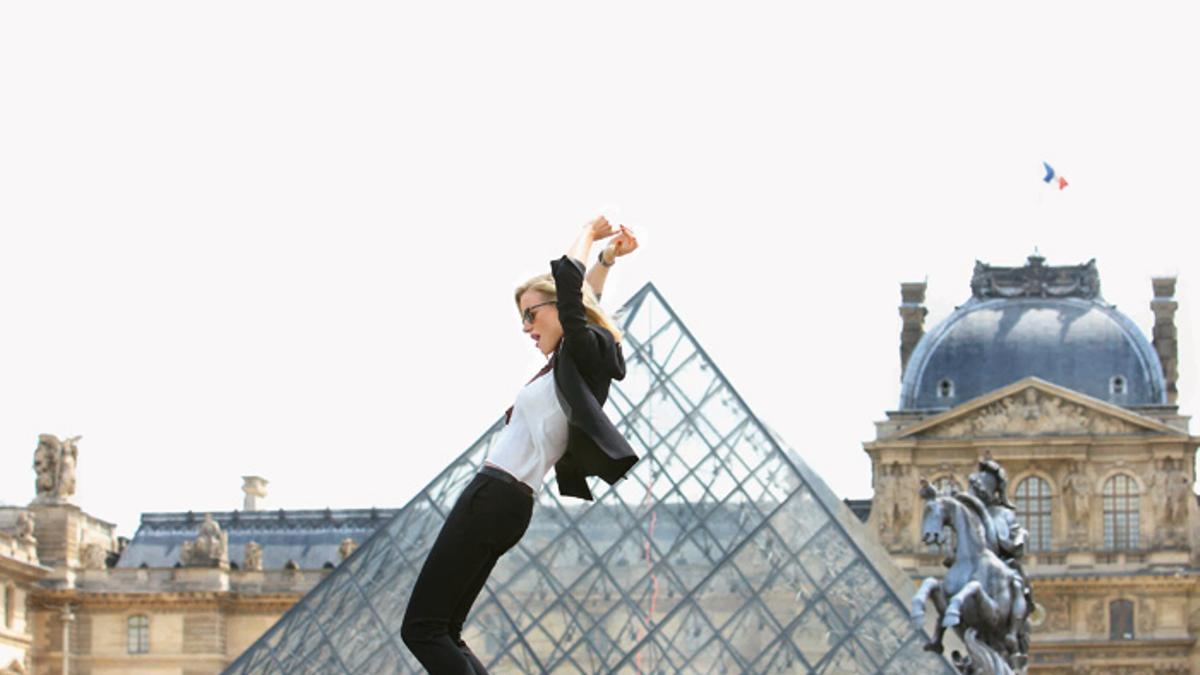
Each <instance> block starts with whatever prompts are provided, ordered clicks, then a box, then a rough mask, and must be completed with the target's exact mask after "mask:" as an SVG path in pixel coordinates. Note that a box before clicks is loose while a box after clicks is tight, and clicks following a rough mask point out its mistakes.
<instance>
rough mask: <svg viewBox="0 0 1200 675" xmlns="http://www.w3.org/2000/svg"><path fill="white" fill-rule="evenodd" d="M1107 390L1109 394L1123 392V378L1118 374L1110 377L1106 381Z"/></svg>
mask: <svg viewBox="0 0 1200 675" xmlns="http://www.w3.org/2000/svg"><path fill="white" fill-rule="evenodd" d="M1108 392H1109V393H1110V394H1124V393H1125V378H1124V377H1122V376H1120V375H1113V376H1112V379H1111V380H1109V381H1108Z"/></svg>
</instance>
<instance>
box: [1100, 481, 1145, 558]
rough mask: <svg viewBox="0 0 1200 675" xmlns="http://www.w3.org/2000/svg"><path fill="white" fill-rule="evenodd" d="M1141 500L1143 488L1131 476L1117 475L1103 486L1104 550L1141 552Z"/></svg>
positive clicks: (1101, 491) (1101, 493)
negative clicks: (1139, 549)
mask: <svg viewBox="0 0 1200 675" xmlns="http://www.w3.org/2000/svg"><path fill="white" fill-rule="evenodd" d="M1141 496H1142V488H1141V485H1139V484H1138V482H1137V479H1136V478H1134V477H1133V476H1131V475H1130V474H1128V473H1124V472H1121V473H1115V474H1113V475H1111V476H1109V477H1108V478H1106V479H1105V480H1104V483H1102V484H1101V487H1100V499H1101V512H1102V514H1103V516H1104V548H1105V550H1108V551H1135V550H1138V548H1139V546H1140V540H1141Z"/></svg>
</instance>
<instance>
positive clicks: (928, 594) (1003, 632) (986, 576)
mask: <svg viewBox="0 0 1200 675" xmlns="http://www.w3.org/2000/svg"><path fill="white" fill-rule="evenodd" d="M920 495H921V498H922V499H923V500H924V501H925V512H924V517H923V518H922V522H921V540H922V541H923V542H925V543H926V544H943V543H946V540H947V537H946V536H945V535H944V529H945V528H946V527H951V528H953V529H954V533H955V535H956V536H955V539H956V540H957V543H956V545H955V550H954V557H953V562H952V564H951V565H950V569H949V571H947V572H946V578H945V579H944V580H939V579H937V578H935V577H929V578H927V579H925V580H924V581H923V582H922V583H921V586H920V588H919V589H918V590H917V593H916V595H914V596H913V599H912V618H913V620H914V621H915V622H916V623H917V624H918V626H919V625H921V624H923V623H924V620H925V602H926V600H929V599H932V600H933V604H934V607H936V608H937V611H938V618H939V621H938V626H937V629H936V631H935V633H934V638H933V640H931V641H930V642H929V643H928V644H926V645H925V649H926V650H928V651H932V652H936V653H939V654H940V653H942V651H943V646H942V638H943V636H944V634H945V632H946V629H947V628H954V629H955V632H956V633H957V634H958V636H959V637H960V638H962V637H964V635H965V634H966V632H967V631H968V629H974V630H972V631H971V638H972V640H971V641H972V642H975V641H976V640H977V641H978V644H979V645H983V646H986V647H987V648H990V649H992V650H994V651H995V652H996V654H997V656H999V657H1000V659H1002V662H1003V663H1007V664H1008V665H1010V666H1014V665H1015V666H1016V667H1017V668H1021V667H1023V666H1024V663H1023V661H1024V658H1025V655H1024V654H1021V653H1020V645H1019V640H1018V636H1019V632H1020V629H1021V627H1022V625H1023V623H1024V621H1025V619H1026V617H1027V615H1028V609H1029V608H1028V607H1026V601H1025V593H1024V581H1023V580H1022V578H1021V575H1020V574H1018V573H1017V571H1016V570H1014V569H1013V568H1012V567H1010V566H1009V565H1008V564H1006V563H1005V562H1004V561H1003V560H1001V559H1000V557H999V556H998V555H996V553H995V550H996V531H995V527H994V525H993V524H992V519H991V517H990V516H989V515H988V511H987V507H986V506H985V505H984V504H983V502H982V501H980V500H979V498H978V497H976V496H975V495H972V494H970V493H965V492H955V493H954V494H952V495H938V494H937V492H936V491H935V490H934V489H933V487H932V486H931V485H929V483H928V482H926V481H925V480H922V481H921V492H920ZM981 665H982V664H981ZM989 670H990V669H989ZM993 672H995V671H993ZM1001 672H1002V671H1001ZM1009 672H1011V671H1009Z"/></svg>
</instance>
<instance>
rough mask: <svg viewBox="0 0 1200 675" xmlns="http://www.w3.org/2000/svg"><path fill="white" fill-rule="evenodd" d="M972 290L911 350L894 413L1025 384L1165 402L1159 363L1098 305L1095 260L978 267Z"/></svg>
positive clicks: (1118, 316)
mask: <svg viewBox="0 0 1200 675" xmlns="http://www.w3.org/2000/svg"><path fill="white" fill-rule="evenodd" d="M971 288H972V291H973V297H972V298H971V299H970V300H969V301H968V302H967V303H966V304H964V305H962V306H961V307H959V308H957V309H956V310H955V311H954V312H953V313H952V314H951V315H950V316H949V317H947V318H946V320H945V321H943V322H942V323H941V324H939V325H938V326H937V327H936V328H934V329H933V330H932V331H930V332H929V333H928V334H927V335H925V336H924V337H923V338H921V341H920V342H919V343H918V344H917V347H916V349H915V350H914V351H913V354H912V357H911V358H910V359H909V361H908V364H907V366H906V367H905V370H904V377H903V380H902V385H901V392H900V407H901V409H909V410H911V409H930V408H951V407H953V406H956V405H958V404H960V403H963V402H965V401H968V400H970V399H972V398H975V397H976V396H980V395H983V394H986V393H988V392H990V391H994V390H996V389H999V388H1000V387H1003V386H1005V385H1007V384H1011V383H1013V382H1015V381H1017V380H1020V379H1022V378H1025V377H1029V376H1035V377H1040V378H1042V379H1043V380H1047V381H1049V382H1053V383H1055V384H1058V385H1060V386H1063V387H1067V388H1069V389H1072V390H1074V391H1078V392H1080V393H1083V394H1087V395H1088V396H1092V397H1095V398H1098V399H1102V400H1105V401H1109V402H1111V403H1114V404H1117V405H1122V406H1136V405H1154V404H1162V403H1166V385H1165V382H1164V379H1163V373H1162V365H1161V364H1160V363H1159V360H1158V355H1157V353H1156V352H1155V351H1154V348H1153V347H1152V346H1151V345H1150V342H1149V341H1148V340H1147V339H1146V337H1145V335H1143V334H1142V332H1141V331H1140V330H1138V327H1137V326H1136V325H1134V323H1133V322H1132V321H1130V320H1129V317H1127V316H1125V315H1124V314H1122V313H1121V312H1119V311H1117V309H1116V308H1115V307H1114V306H1112V305H1109V304H1107V303H1105V302H1104V301H1103V299H1102V298H1101V297H1100V294H1099V288H1100V283H1099V274H1098V273H1097V272H1096V267H1095V261H1091V262H1089V263H1088V264H1086V265H1079V266H1072V267H1048V266H1044V265H1042V258H1039V257H1037V256H1032V257H1030V259H1029V264H1028V265H1026V266H1025V267H1020V268H999V267H991V266H988V265H984V264H982V263H978V262H977V263H976V268H975V276H974V278H973V279H972V281H971Z"/></svg>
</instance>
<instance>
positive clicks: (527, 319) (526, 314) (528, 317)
mask: <svg viewBox="0 0 1200 675" xmlns="http://www.w3.org/2000/svg"><path fill="white" fill-rule="evenodd" d="M555 302H557V300H547V301H546V302H539V303H538V304H536V305H530V306H528V307H526V308H525V311H523V312H521V321H522V322H524V323H526V324H531V323H533V317H534V311H533V310H535V309H537V308H538V307H541V306H543V305H553V304H554V303H555Z"/></svg>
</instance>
